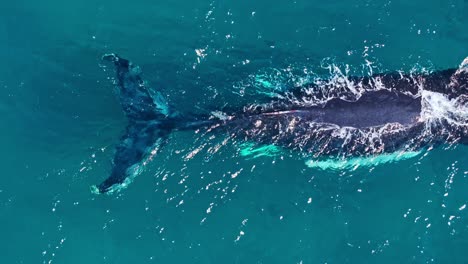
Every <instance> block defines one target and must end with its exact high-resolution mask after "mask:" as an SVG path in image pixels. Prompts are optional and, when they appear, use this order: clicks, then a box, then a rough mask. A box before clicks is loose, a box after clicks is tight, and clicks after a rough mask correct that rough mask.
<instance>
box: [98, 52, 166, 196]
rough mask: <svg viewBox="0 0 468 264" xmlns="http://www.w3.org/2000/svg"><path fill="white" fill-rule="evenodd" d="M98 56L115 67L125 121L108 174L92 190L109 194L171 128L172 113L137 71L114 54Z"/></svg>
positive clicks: (151, 153)
mask: <svg viewBox="0 0 468 264" xmlns="http://www.w3.org/2000/svg"><path fill="white" fill-rule="evenodd" d="M102 59H103V60H104V61H108V62H112V63H113V64H114V66H115V72H116V77H115V79H114V80H115V83H116V86H117V94H118V97H119V99H120V103H121V105H122V108H123V111H124V113H125V115H126V116H127V118H128V121H129V124H128V126H127V128H126V133H125V134H124V135H123V136H122V137H121V139H120V143H119V144H118V145H117V147H116V152H115V155H114V159H113V162H112V172H111V175H110V176H109V177H108V178H107V179H105V180H104V181H103V182H102V183H101V184H99V185H98V186H93V187H92V188H91V190H92V192H94V193H111V192H114V191H117V190H120V189H122V188H123V187H126V186H127V185H128V183H129V182H130V181H131V179H132V178H133V177H135V176H136V175H138V174H139V173H140V172H141V171H142V169H143V167H144V165H145V164H146V161H147V160H148V159H150V158H152V157H153V156H154V155H155V154H156V152H157V151H158V150H159V149H160V147H161V145H162V144H163V143H164V142H165V141H166V138H167V136H168V135H169V133H170V132H171V131H172V130H173V129H174V124H175V122H174V120H175V118H174V117H175V114H174V113H175V112H174V111H172V110H171V109H170V107H169V104H168V103H167V101H166V100H165V98H164V97H163V96H162V95H161V93H160V92H159V91H154V90H152V89H149V88H148V87H147V84H146V82H145V81H143V79H142V77H141V70H140V68H139V67H138V66H136V65H134V64H133V63H131V62H130V61H129V60H126V59H124V58H122V57H120V56H118V55H116V54H114V53H111V54H105V55H104V56H103V57H102Z"/></svg>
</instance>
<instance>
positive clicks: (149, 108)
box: [93, 54, 468, 193]
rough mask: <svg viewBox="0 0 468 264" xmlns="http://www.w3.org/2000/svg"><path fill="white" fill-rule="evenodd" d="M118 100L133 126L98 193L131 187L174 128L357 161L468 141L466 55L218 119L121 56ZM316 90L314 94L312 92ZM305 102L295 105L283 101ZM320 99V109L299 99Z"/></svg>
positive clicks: (299, 92) (296, 92) (293, 93)
mask: <svg viewBox="0 0 468 264" xmlns="http://www.w3.org/2000/svg"><path fill="white" fill-rule="evenodd" d="M103 59H104V60H106V61H109V62H112V63H113V64H114V66H115V69H116V78H115V81H116V85H117V90H118V97H119V100H120V103H121V105H122V108H123V110H124V112H125V115H126V116H127V118H128V126H127V128H126V132H125V134H124V136H122V138H121V139H120V143H119V144H118V145H117V147H116V153H115V156H114V159H113V163H112V172H111V174H110V176H109V177H108V178H107V179H106V180H105V181H103V182H102V183H101V184H99V185H98V186H93V191H94V192H96V193H111V192H113V191H115V190H119V189H120V188H121V187H125V186H126V185H127V184H128V183H129V182H130V180H131V178H132V177H134V176H136V175H137V174H138V173H139V172H140V171H141V169H142V166H143V165H144V164H145V162H146V160H147V159H149V158H151V157H152V156H153V155H155V154H156V152H157V151H156V150H155V149H158V148H159V147H161V146H162V145H164V143H165V142H166V140H167V137H168V135H169V134H170V133H171V132H172V131H178V130H179V131H180V130H195V129H205V131H209V133H222V132H224V133H229V134H230V135H233V136H235V137H238V138H240V139H245V140H252V141H255V142H260V143H265V144H274V145H276V146H281V147H286V148H290V149H295V150H299V151H301V152H306V153H310V154H311V155H312V156H313V157H324V156H326V157H328V156H331V157H359V156H371V155H377V154H382V153H393V152H396V151H403V150H406V151H417V150H419V149H421V148H424V147H426V146H428V145H434V144H435V145H436V144H441V143H446V142H457V143H458V142H459V143H463V144H467V143H468V140H467V139H468V58H467V59H465V60H464V62H463V63H462V65H461V66H460V67H459V68H454V69H448V70H442V71H436V72H434V73H431V74H420V75H404V74H401V73H399V72H397V73H395V72H391V73H382V74H376V75H372V76H364V77H348V78H347V83H346V85H348V86H352V87H353V89H354V90H356V88H357V89H359V90H360V91H361V92H360V93H359V94H357V95H356V94H355V93H354V94H353V93H352V92H350V90H351V89H348V90H345V91H344V92H339V93H334V92H333V91H334V90H335V88H336V87H334V86H333V85H334V84H333V83H327V84H326V85H321V86H318V85H316V84H311V85H309V86H307V87H301V88H296V89H293V90H290V91H287V92H284V94H283V96H282V97H281V98H283V99H276V100H273V101H272V102H270V103H268V104H264V105H256V106H252V107H244V108H243V110H241V111H231V112H227V113H222V114H219V113H218V114H213V115H200V116H194V115H181V114H180V113H177V112H176V111H174V110H173V109H171V107H170V106H169V105H168V103H167V101H166V100H165V99H164V98H163V96H162V95H161V94H160V93H159V92H158V91H154V90H151V89H148V88H147V87H146V83H145V82H144V80H143V79H142V77H141V76H142V74H141V70H140V68H139V67H138V66H136V65H134V64H132V63H131V62H130V61H128V60H126V59H123V58H121V57H119V56H117V55H115V54H107V55H105V56H104V57H103ZM311 90H312V91H313V92H312V93H311V92H310V91H311ZM291 97H293V98H299V99H302V100H299V101H292V100H285V99H284V98H291ZM310 97H314V98H315V99H317V98H319V100H318V101H319V102H320V103H317V104H307V103H301V102H307V101H309V100H308V99H310Z"/></svg>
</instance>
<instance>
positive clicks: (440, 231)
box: [0, 0, 468, 263]
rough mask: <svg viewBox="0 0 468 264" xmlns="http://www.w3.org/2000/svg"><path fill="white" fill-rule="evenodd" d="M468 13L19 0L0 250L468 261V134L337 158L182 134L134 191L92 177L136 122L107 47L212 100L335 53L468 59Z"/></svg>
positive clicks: (6, 63)
mask: <svg viewBox="0 0 468 264" xmlns="http://www.w3.org/2000/svg"><path fill="white" fill-rule="evenodd" d="M467 14H468V2H467V1H464V0H452V1H450V0H449V1H446V0H445V1H441V0H439V1H422V0H414V1H380V0H377V1H341V2H339V1H311V0H296V1H273V2H272V1H265V0H258V1H217V0H210V1H204V0H196V1H180V0H173V1H168V0H161V1H142V0H137V1H126V2H124V1H121V2H116V1H107V0H105V1H89V0H81V1H58V0H55V1H26V0H19V1H10V2H5V1H4V2H3V3H2V4H1V7H0V58H1V59H2V60H1V61H2V63H1V64H0V87H1V89H0V114H1V117H2V124H3V125H2V129H1V132H0V135H1V136H0V142H1V146H2V152H1V154H0V162H1V165H2V166H1V167H2V173H1V175H2V178H1V181H0V228H1V229H0V230H1V240H0V263H395V262H403V263H431V262H433V263H467V262H468V255H467V253H466V249H467V248H468V215H467V212H468V209H465V204H467V203H468V178H467V177H468V155H467V153H468V152H467V151H468V148H467V147H466V146H460V145H454V146H451V147H440V148H436V149H434V150H431V151H429V152H426V153H423V154H419V155H414V157H409V158H405V159H401V160H399V161H393V162H392V161H390V162H378V163H381V164H379V165H375V166H372V165H371V166H369V165H368V164H367V165H366V166H360V167H359V166H358V167H356V166H348V167H346V168H340V167H336V168H334V169H326V170H323V169H321V168H318V167H314V166H307V164H309V165H310V163H309V161H307V160H305V159H304V158H303V157H302V156H301V155H300V154H299V153H294V152H289V151H286V152H282V150H279V149H276V148H274V147H272V146H252V145H239V144H233V142H231V141H228V142H227V143H224V144H223V138H221V137H220V138H216V139H214V140H211V141H209V142H206V141H203V140H202V139H200V135H197V134H193V133H192V132H180V133H175V134H173V135H171V138H170V142H169V144H168V145H166V146H164V148H163V149H162V150H161V152H160V153H159V155H157V156H156V157H154V158H153V160H152V161H151V162H150V163H149V164H148V165H147V166H146V169H145V171H144V173H143V174H142V175H140V176H139V177H138V178H136V179H135V181H134V182H133V183H132V184H131V185H130V186H129V187H128V188H127V189H125V190H123V191H122V192H120V193H118V194H114V195H110V196H107V195H101V196H96V195H94V194H92V193H91V192H90V190H89V187H90V186H91V185H93V184H96V183H99V182H100V181H102V180H103V179H104V178H105V177H107V176H108V173H109V171H110V160H111V158H112V155H113V147H114V146H115V144H116V143H117V142H118V139H119V137H120V135H121V133H123V129H124V127H125V125H126V120H125V118H124V116H123V113H122V111H121V109H120V106H119V105H118V101H117V100H116V98H115V95H114V93H113V90H112V84H111V82H110V81H109V80H108V77H110V76H111V73H110V72H109V71H104V70H103V68H102V67H101V66H100V63H101V62H100V60H99V58H100V57H101V55H102V54H103V53H106V52H118V53H119V54H121V55H123V56H125V57H127V58H129V59H131V60H133V61H135V62H136V63H137V64H139V65H140V66H141V67H142V68H143V70H144V72H145V77H146V78H147V79H148V81H149V82H151V84H152V85H153V86H154V87H155V88H157V89H159V90H160V91H161V92H162V93H163V94H164V95H166V96H167V98H168V100H169V101H170V102H171V104H173V105H174V106H175V107H176V108H177V109H178V110H179V111H181V112H187V111H192V112H200V113H203V112H205V111H208V110H211V109H215V108H216V107H221V106H223V105H224V104H227V105H228V106H236V105H241V104H243V103H247V102H254V101H256V100H260V98H261V97H262V96H264V95H265V91H264V90H261V89H260V88H261V87H263V88H264V89H265V88H266V89H267V92H268V91H271V89H270V90H269V88H271V87H279V88H280V89H282V87H283V84H284V82H287V79H288V78H289V79H294V77H291V76H293V74H292V73H291V72H302V73H304V72H306V71H313V72H321V71H324V69H323V68H322V67H321V65H323V64H324V63H325V64H327V63H328V64H329V63H330V62H333V63H336V64H337V65H339V66H340V67H341V69H346V65H349V67H350V69H351V71H356V72H359V71H361V70H362V69H365V71H367V72H368V71H370V69H372V70H373V71H384V70H403V71H410V70H412V69H416V70H418V69H419V70H421V69H444V68H453V67H456V66H457V65H458V64H459V63H460V62H461V60H463V59H464V58H465V57H466V56H468V27H467V25H468V16H467ZM369 64H370V66H363V65H369ZM369 67H370V68H369ZM288 69H291V70H288ZM299 75H300V74H299ZM255 76H257V77H255ZM258 76H263V77H261V78H259V77H258ZM264 76H266V77H264ZM285 76H286V77H285ZM285 78H286V81H285ZM255 84H257V85H258V86H259V87H257V88H258V89H260V91H257V90H255V89H254V88H255V87H254V86H255ZM252 87H254V88H252ZM262 148H263V149H262ZM259 149H260V150H259ZM265 151H267V152H265ZM384 159H385V158H384ZM351 162H354V163H355V162H359V161H356V160H353V161H351ZM368 162H369V161H366V163H368ZM354 163H353V164H354Z"/></svg>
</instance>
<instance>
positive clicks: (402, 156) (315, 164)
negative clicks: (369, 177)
mask: <svg viewBox="0 0 468 264" xmlns="http://www.w3.org/2000/svg"><path fill="white" fill-rule="evenodd" d="M422 152H423V151H422V150H421V151H401V152H394V153H388V154H380V155H376V156H369V157H356V158H349V159H336V158H329V159H325V160H307V161H306V162H305V163H306V166H307V167H309V168H316V169H322V170H356V169H357V168H361V167H365V168H366V167H372V166H377V165H382V164H387V163H393V162H397V161H401V160H407V159H411V158H414V157H417V156H419V155H420V154H421V153H422Z"/></svg>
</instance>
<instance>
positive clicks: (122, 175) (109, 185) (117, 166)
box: [92, 125, 169, 193]
mask: <svg viewBox="0 0 468 264" xmlns="http://www.w3.org/2000/svg"><path fill="white" fill-rule="evenodd" d="M168 134H169V131H166V130H161V129H157V128H154V127H151V126H144V127H138V126H136V125H129V126H128V127H127V132H126V134H125V135H124V136H123V137H122V138H121V140H120V143H119V145H118V146H117V147H116V152H115V155H114V159H113V162H112V164H113V166H112V172H111V175H110V176H109V177H108V178H107V179H105V180H104V181H103V182H102V183H101V184H99V185H98V186H97V187H93V189H92V190H93V192H98V193H112V192H114V191H116V190H119V189H122V188H125V187H126V186H127V185H128V184H129V183H130V182H131V180H132V179H133V178H134V177H135V176H137V175H138V174H139V173H141V171H142V169H143V167H144V165H145V164H144V161H145V159H146V158H147V157H148V156H149V155H150V154H153V153H152V150H155V149H157V148H159V147H160V146H161V145H162V143H163V142H165V139H166V138H167V135H168Z"/></svg>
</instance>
